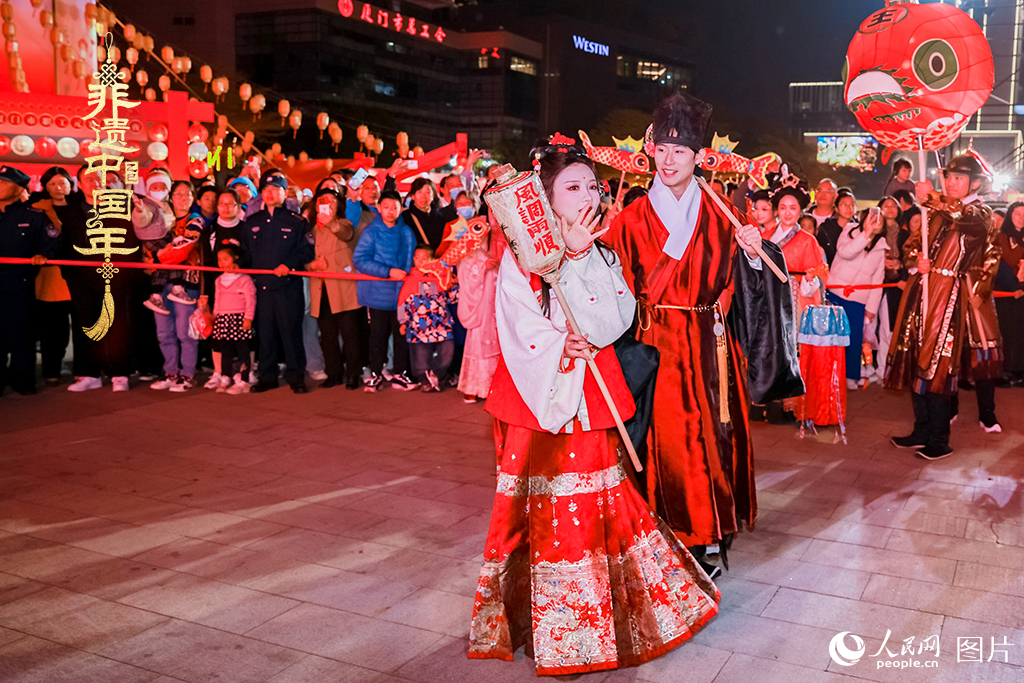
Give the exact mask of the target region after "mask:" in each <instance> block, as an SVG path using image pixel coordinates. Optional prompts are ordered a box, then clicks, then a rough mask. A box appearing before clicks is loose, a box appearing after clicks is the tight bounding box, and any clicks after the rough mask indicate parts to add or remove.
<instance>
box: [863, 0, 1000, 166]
mask: <svg viewBox="0 0 1024 683" xmlns="http://www.w3.org/2000/svg"><path fill="white" fill-rule="evenodd" d="M994 73H995V72H994V66H993V62H992V50H991V49H990V48H989V45H988V40H986V39H985V35H984V34H983V33H982V31H981V27H979V26H978V23H977V22H976V21H975V20H974V19H972V18H971V17H970V16H968V15H967V14H966V13H964V12H963V11H962V10H959V9H957V8H956V7H954V6H953V5H946V4H942V3H929V4H927V5H918V4H916V3H914V2H900V1H899V0H889V1H888V2H887V5H886V7H885V8H884V9H880V10H878V11H877V12H875V13H874V14H872V15H871V16H869V17H868V18H867V19H865V20H864V21H863V23H861V25H860V27H859V28H858V29H857V33H856V35H855V36H854V37H853V40H852V41H851V42H850V47H849V49H848V50H847V53H846V65H845V67H844V69H843V80H844V81H845V82H846V90H845V98H846V106H847V107H849V108H850V111H852V112H853V113H854V115H855V116H856V117H857V120H858V121H859V122H860V125H861V126H862V127H863V128H864V129H865V130H867V131H868V132H870V133H871V134H872V135H874V136H875V137H876V138H877V139H878V141H879V142H881V143H882V144H884V145H888V146H889V147H892V148H895V149H900V150H908V151H909V150H917V149H919V148H920V147H921V146H923V148H924V149H925V150H935V149H939V148H941V147H945V146H946V145H949V144H952V142H953V141H954V140H956V138H958V137H959V136H960V133H961V132H962V131H963V129H964V127H965V126H966V125H967V122H968V121H969V120H970V118H971V116H973V115H974V114H975V113H976V112H977V111H978V110H979V109H981V107H982V105H984V104H985V101H986V100H988V97H989V95H990V94H991V93H992V83H993V79H994Z"/></svg>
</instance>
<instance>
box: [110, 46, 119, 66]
mask: <svg viewBox="0 0 1024 683" xmlns="http://www.w3.org/2000/svg"><path fill="white" fill-rule="evenodd" d="M107 56H108V57H110V61H111V62H113V63H114V64H117V63H118V62H120V61H121V48H119V47H118V46H117V45H112V46H111V47H110V49H109V50H107Z"/></svg>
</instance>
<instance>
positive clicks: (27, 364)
mask: <svg viewBox="0 0 1024 683" xmlns="http://www.w3.org/2000/svg"><path fill="white" fill-rule="evenodd" d="M28 181H29V177H28V176H27V175H26V174H25V173H23V172H22V171H19V170H18V169H16V168H14V167H13V166H0V257H8V258H11V257H13V258H31V259H32V265H20V264H19V265H7V264H0V393H3V388H4V386H5V385H7V384H10V385H11V388H13V389H14V390H15V391H17V392H18V393H20V394H23V395H26V394H34V393H36V376H35V375H36V348H35V338H34V335H33V334H32V326H31V322H30V318H29V315H30V312H31V310H32V301H33V299H35V282H36V274H37V273H38V271H39V269H38V268H37V267H36V266H41V265H43V264H44V263H46V260H47V259H48V258H54V257H55V256H57V253H58V250H59V248H60V233H59V232H58V231H57V230H56V229H55V228H54V227H53V224H52V223H51V222H50V219H49V218H47V217H46V214H45V213H43V212H42V211H40V210H39V209H33V208H32V207H30V206H29V205H28V204H27V203H25V202H23V201H22V200H21V198H22V195H23V193H24V192H25V191H26V190H27V189H28ZM8 355H9V356H10V357H11V360H10V367H9V368H8V364H7V356H8Z"/></svg>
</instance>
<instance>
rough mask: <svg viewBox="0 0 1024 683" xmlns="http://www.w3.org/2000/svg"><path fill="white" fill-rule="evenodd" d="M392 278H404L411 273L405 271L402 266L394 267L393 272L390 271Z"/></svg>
mask: <svg viewBox="0 0 1024 683" xmlns="http://www.w3.org/2000/svg"><path fill="white" fill-rule="evenodd" d="M388 275H389V276H390V277H391V279H392V280H404V279H405V278H406V277H408V276H409V273H407V272H405V271H404V270H402V269H401V268H392V269H391V272H390V273H388Z"/></svg>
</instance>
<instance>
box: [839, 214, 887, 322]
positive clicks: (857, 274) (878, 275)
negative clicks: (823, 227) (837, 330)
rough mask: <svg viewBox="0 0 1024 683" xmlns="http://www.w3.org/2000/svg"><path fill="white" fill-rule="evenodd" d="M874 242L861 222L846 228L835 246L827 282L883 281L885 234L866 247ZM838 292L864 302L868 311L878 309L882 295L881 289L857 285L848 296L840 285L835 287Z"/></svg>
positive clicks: (853, 299)
mask: <svg viewBox="0 0 1024 683" xmlns="http://www.w3.org/2000/svg"><path fill="white" fill-rule="evenodd" d="M870 242H871V240H870V238H869V237H868V235H867V233H866V232H864V231H863V230H861V228H860V226H855V227H853V228H852V229H849V230H844V231H843V234H842V235H840V236H839V244H838V245H837V247H836V259H835V261H833V262H832V270H831V271H830V272H829V274H828V284H829V286H832V285H880V284H882V279H883V278H884V276H885V250H886V248H887V244H886V241H885V238H884V237H883V238H882V239H880V240H878V242H876V243H875V246H874V247H872V249H871V251H864V248H865V247H866V246H868V244H869V243H870ZM832 291H833V292H834V293H835V294H838V295H839V296H841V297H843V298H844V299H849V300H850V301H857V302H859V303H862V304H864V307H865V310H866V311H867V312H868V313H877V312H878V304H879V302H880V301H881V299H882V290H881V289H857V290H854V291H853V292H852V293H851V294H850V295H849V296H847V295H846V293H845V292H844V291H843V290H841V289H833V290H832Z"/></svg>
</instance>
